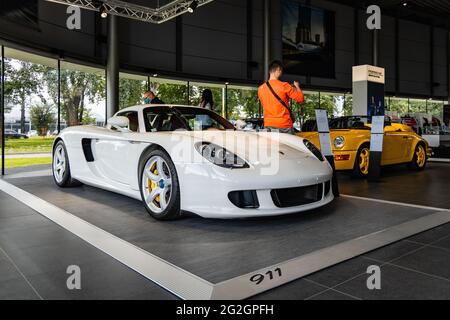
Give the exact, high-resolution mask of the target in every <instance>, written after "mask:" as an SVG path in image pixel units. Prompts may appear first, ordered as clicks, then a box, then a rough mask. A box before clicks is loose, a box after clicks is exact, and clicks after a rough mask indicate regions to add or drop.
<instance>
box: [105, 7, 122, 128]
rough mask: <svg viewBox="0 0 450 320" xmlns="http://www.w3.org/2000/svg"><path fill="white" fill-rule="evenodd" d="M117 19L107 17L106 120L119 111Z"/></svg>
mask: <svg viewBox="0 0 450 320" xmlns="http://www.w3.org/2000/svg"><path fill="white" fill-rule="evenodd" d="M117 19H118V18H117V17H116V16H109V17H108V61H107V66H106V119H105V120H108V118H110V117H112V116H113V115H114V114H115V113H116V112H117V111H118V110H119V39H118V37H119V36H118V28H117Z"/></svg>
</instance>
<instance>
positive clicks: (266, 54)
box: [263, 0, 271, 80]
mask: <svg viewBox="0 0 450 320" xmlns="http://www.w3.org/2000/svg"><path fill="white" fill-rule="evenodd" d="M270 59H271V57H270V0H264V76H263V79H264V80H266V79H268V76H269V63H270Z"/></svg>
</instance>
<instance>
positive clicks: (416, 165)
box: [409, 143, 427, 170]
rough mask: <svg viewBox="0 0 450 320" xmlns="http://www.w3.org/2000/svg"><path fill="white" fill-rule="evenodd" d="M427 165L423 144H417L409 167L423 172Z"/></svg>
mask: <svg viewBox="0 0 450 320" xmlns="http://www.w3.org/2000/svg"><path fill="white" fill-rule="evenodd" d="M426 165H427V152H426V149H425V146H424V145H423V143H418V144H417V146H416V148H415V150H414V156H413V159H412V161H411V162H410V164H409V167H410V168H412V169H415V170H423V169H425V166H426Z"/></svg>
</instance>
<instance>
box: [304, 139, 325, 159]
mask: <svg viewBox="0 0 450 320" xmlns="http://www.w3.org/2000/svg"><path fill="white" fill-rule="evenodd" d="M303 143H304V144H305V146H306V147H307V148H308V150H309V151H311V152H312V154H313V155H315V156H316V158H317V159H319V160H320V161H323V160H325V159H324V158H323V155H322V152H320V150H319V149H317V147H316V146H315V145H314V144H313V143H312V142H311V141H309V140H306V139H304V140H303Z"/></svg>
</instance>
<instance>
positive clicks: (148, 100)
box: [144, 91, 164, 104]
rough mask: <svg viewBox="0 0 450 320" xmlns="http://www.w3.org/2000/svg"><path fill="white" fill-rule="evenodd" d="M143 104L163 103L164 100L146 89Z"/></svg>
mask: <svg viewBox="0 0 450 320" xmlns="http://www.w3.org/2000/svg"><path fill="white" fill-rule="evenodd" d="M144 103H145V104H164V101H162V100H161V99H159V98H158V97H157V96H156V95H155V93H154V92H153V91H146V92H145V93H144Z"/></svg>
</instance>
